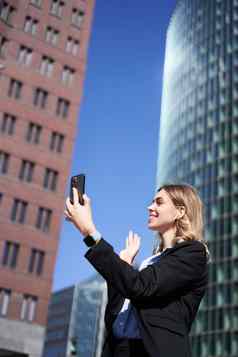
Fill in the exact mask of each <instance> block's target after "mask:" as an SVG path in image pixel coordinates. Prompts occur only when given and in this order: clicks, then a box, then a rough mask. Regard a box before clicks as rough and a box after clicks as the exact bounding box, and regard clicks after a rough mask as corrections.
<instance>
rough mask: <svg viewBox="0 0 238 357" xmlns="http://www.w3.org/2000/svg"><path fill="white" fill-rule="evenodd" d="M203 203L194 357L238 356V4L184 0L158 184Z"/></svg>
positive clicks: (170, 64) (166, 96)
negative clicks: (203, 287)
mask: <svg viewBox="0 0 238 357" xmlns="http://www.w3.org/2000/svg"><path fill="white" fill-rule="evenodd" d="M165 182H180V183H182V182H183V183H184V182H186V183H189V184H192V185H194V186H195V187H196V188H197V189H198V191H199V193H200V195H201V197H202V199H203V202H204V203H205V239H206V240H207V241H208V243H209V249H210V252H211V257H212V262H211V264H210V266H209V286H208V290H207V294H206V297H205V298H204V299H203V302H202V305H201V306H200V309H199V313H198V317H197V320H196V322H195V323H194V325H193V329H192V331H191V340H192V348H193V356H194V357H198V356H199V357H207V356H210V357H214V356H222V357H225V356H238V1H237V0H180V1H178V3H177V6H176V8H175V11H174V13H173V15H172V17H171V21H170V24H169V28H168V32H167V44H166V56H165V67H164V85H163V96H162V108H161V123H160V138H159V159H158V173H157V185H158V186H160V185H161V184H163V183H165Z"/></svg>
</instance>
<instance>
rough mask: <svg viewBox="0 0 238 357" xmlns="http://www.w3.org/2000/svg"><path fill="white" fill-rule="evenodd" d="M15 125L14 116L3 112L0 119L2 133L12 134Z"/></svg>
mask: <svg viewBox="0 0 238 357" xmlns="http://www.w3.org/2000/svg"><path fill="white" fill-rule="evenodd" d="M15 125H16V117H15V116H14V115H11V114H8V113H3V114H2V119H1V126H0V128H1V129H0V130H1V132H2V133H4V134H8V135H13V134H14V130H15Z"/></svg>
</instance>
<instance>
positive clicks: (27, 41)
mask: <svg viewBox="0 0 238 357" xmlns="http://www.w3.org/2000/svg"><path fill="white" fill-rule="evenodd" d="M32 2H34V1H30V0H25V1H20V0H19V1H16V0H15V1H14V0H7V1H4V2H3V6H5V7H6V8H5V10H6V11H7V9H8V8H7V6H9V7H12V8H13V9H14V11H13V13H12V14H11V16H9V21H10V24H9V23H8V19H6V18H4V16H6V15H5V14H4V13H3V9H2V10H0V14H1V17H0V40H1V38H3V37H4V38H6V40H7V43H6V45H5V47H4V48H3V46H2V52H4V53H1V48H0V64H3V65H4V66H5V68H4V69H2V70H1V71H0V90H1V96H0V197H1V200H0V226H1V229H0V309H1V308H3V300H4V297H3V295H4V291H5V290H6V289H7V290H10V293H11V294H10V299H9V302H8V308H7V313H6V315H4V316H2V317H3V320H4V319H10V320H21V319H20V315H21V311H22V309H23V308H22V304H23V299H24V296H33V297H35V298H37V302H36V307H35V316H34V319H33V321H32V322H31V323H32V325H34V324H37V325H41V326H43V327H44V326H45V324H46V320H47V309H48V301H49V297H50V293H51V285H52V277H53V271H54V265H55V259H56V252H57V247H58V237H59V232H60V225H61V220H62V212H63V207H64V201H65V198H64V193H65V187H66V183H67V179H68V176H69V174H70V168H71V157H72V149H73V144H74V140H75V132H76V127H77V117H78V110H79V105H80V100H81V95H82V89H83V80H84V74H85V67H86V55H87V47H88V40H89V35H90V26H91V22H92V13H93V6H94V0H67V1H66V0H63V1H57V0H50V1H49V0H41V5H40V6H39V7H38V6H36V5H33V4H31V3H32ZM52 3H54V7H55V8H57V5H58V4H59V3H63V4H64V5H63V13H62V17H58V16H56V15H53V14H51V9H52ZM73 9H79V10H80V12H79V14H80V16H82V18H83V20H82V24H81V26H80V28H78V27H77V26H75V25H73V24H72V23H71V20H72V10H73ZM5 10H4V11H5ZM75 11H76V10H75ZM82 14H83V15H82ZM26 17H28V20H29V18H31V19H33V20H36V21H38V23H37V27H36V32H35V34H31V33H29V32H25V31H24V26H25V25H24V24H25V20H26ZM76 20H77V19H76ZM79 20H80V18H79ZM29 21H30V20H29ZM48 27H49V28H50V30H49V31H48V35H49V37H50V36H51V35H50V34H51V29H53V30H52V31H57V32H58V35H57V43H56V44H51V43H48V42H47V41H46V32H47V28H48ZM3 42H4V41H3ZM3 42H2V43H3ZM67 43H68V44H67ZM72 43H73V44H74V46H75V47H74V49H71V47H72V46H71V44H72ZM22 46H25V47H26V48H27V49H29V51H31V55H29V58H30V60H29V63H27V64H26V63H25V64H24V63H22V61H23V60H20V59H19V58H20V56H21V58H25V57H24V56H25V52H24V49H22V50H21V47H22ZM70 46H71V47H70ZM66 49H67V50H66ZM76 50H77V51H78V53H76V52H77V51H76ZM67 51H70V52H67ZM72 51H74V53H72ZM43 56H45V57H44V58H47V59H46V60H45V59H43ZM48 58H50V59H53V70H52V69H51V72H50V74H49V75H47V74H42V73H41V71H46V68H47V65H45V66H46V67H44V66H43V64H42V62H44V61H45V62H47V60H48ZM23 62H24V61H23ZM42 68H44V69H43V70H42ZM49 68H50V67H49ZM49 70H50V69H49ZM63 71H64V73H63ZM71 71H72V78H73V79H72V78H71V77H70V81H71V83H70V81H67V80H65V82H63V81H62V76H65V77H64V78H66V79H67V76H69V73H71ZM11 80H16V81H19V82H20V83H21V85H22V87H21V90H20V97H19V98H15V95H12V96H11V97H9V88H10V83H11ZM37 88H39V89H41V90H44V91H46V92H47V99H46V104H45V106H44V107H41V105H39V104H38V105H34V98H35V96H36V94H35V93H36V89H37ZM15 89H16V88H15V87H14V90H15ZM39 98H40V99H39ZM39 98H38V102H41V100H42V97H41V94H40V96H39ZM57 111H58V112H60V114H59V113H58V114H57ZM7 115H12V116H14V117H15V119H16V120H15V124H14V130H13V133H10V134H9V133H8V132H7V129H6V127H7V128H8V126H9V125H10V124H9V120H8V119H7V120H6V123H8V124H6V123H5V124H3V122H4V120H5V119H6V118H5V119H4V116H7ZM30 123H33V124H37V125H39V126H40V128H41V129H40V135H39V138H38V139H39V142H38V143H34V142H32V141H31V140H30V141H29V135H30V134H29V131H30V129H29V126H30V125H31V124H30ZM4 125H5V127H4ZM34 130H35V129H33V131H32V133H33V134H34V135H35V132H34ZM53 133H56V136H57V138H56V139H52V136H55V134H53ZM33 134H32V137H34V135H33ZM59 135H60V136H61V139H60V140H62V142H61V144H60V147H61V152H58V151H59V150H57V149H56V148H58V146H57V145H59V144H58V140H59V137H58V136H59ZM27 137H28V139H27ZM52 142H53V143H52ZM52 146H53V147H54V149H52ZM5 153H7V154H8V163H7V169H6V172H4V167H3V166H4V157H3V156H4V155H5ZM23 160H26V161H29V162H32V163H33V164H34V170H33V172H32V179H31V180H29V181H26V180H23V181H22V180H21V179H20V178H19V173H20V171H21V170H22V165H23V164H22V161H23ZM46 169H50V170H53V172H55V173H56V175H57V184H56V189H55V190H52V189H51V188H50V187H48V188H45V187H44V185H46V182H48V183H47V185H48V186H50V184H49V182H50V181H49V180H52V177H50V178H48V181H47V178H46ZM25 175H27V173H26V172H25ZM52 185H53V184H52ZM16 199H18V200H20V201H24V202H26V203H27V208H26V211H25V215H24V214H23V210H22V209H21V207H20V205H21V203H20V204H19V203H15V212H14V207H13V206H14V200H16ZM16 207H17V208H16ZM19 207H20V208H19ZM42 208H43V209H46V210H50V213H49V215H50V218H49V217H48V218H49V219H50V221H48V224H47V218H46V217H47V214H48V213H47V212H46V211H44V212H43V213H42V211H40V209H42ZM39 212H40V213H39ZM14 215H15V216H14ZM22 216H24V218H23V217H22ZM13 217H15V221H14V218H13ZM39 217H40V218H39ZM19 219H23V221H24V222H19V221H18V220H19ZM37 222H38V223H37ZM37 224H38V225H41V226H40V228H39V227H38V228H37V226H36V225H37ZM47 225H48V226H49V227H48V231H47ZM42 229H45V230H46V231H43V230H42ZM7 241H8V242H13V243H18V244H19V251H18V256H17V262H16V266H15V267H11V266H10V265H11V264H13V263H12V260H11V259H14V258H13V252H12V251H10V250H9V252H8V256H7V257H6V255H7V253H6V242H7ZM32 248H35V249H36V250H40V251H42V252H44V261H43V270H42V273H41V274H40V275H37V274H36V273H29V272H28V271H29V260H30V256H31V250H32ZM4 254H5V263H6V261H7V264H3V262H4ZM35 264H36V262H35ZM4 289H5V290H4ZM0 313H1V311H0ZM1 348H3V347H2V346H1V344H0V349H1Z"/></svg>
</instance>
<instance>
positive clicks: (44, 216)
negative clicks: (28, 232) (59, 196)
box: [36, 207, 52, 233]
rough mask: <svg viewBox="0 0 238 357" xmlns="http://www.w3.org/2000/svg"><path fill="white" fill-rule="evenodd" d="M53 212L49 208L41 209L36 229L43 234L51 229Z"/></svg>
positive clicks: (39, 209)
mask: <svg viewBox="0 0 238 357" xmlns="http://www.w3.org/2000/svg"><path fill="white" fill-rule="evenodd" d="M51 216H52V211H51V210H50V209H48V208H44V207H39V208H38V214H37V219H36V228H38V229H40V230H41V231H43V232H45V233H46V232H48V231H49V229H50V221H51Z"/></svg>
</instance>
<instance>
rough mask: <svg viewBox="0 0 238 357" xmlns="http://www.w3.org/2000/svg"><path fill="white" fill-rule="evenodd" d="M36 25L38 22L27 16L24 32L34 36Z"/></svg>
mask: <svg viewBox="0 0 238 357" xmlns="http://www.w3.org/2000/svg"><path fill="white" fill-rule="evenodd" d="M38 23H39V21H38V20H36V19H33V18H32V17H30V16H27V17H26V19H25V24H24V31H25V32H28V33H30V34H32V35H33V36H34V35H35V34H36V31H37V27H38Z"/></svg>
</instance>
